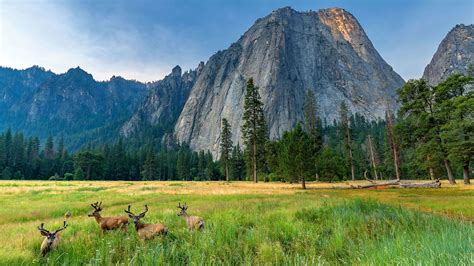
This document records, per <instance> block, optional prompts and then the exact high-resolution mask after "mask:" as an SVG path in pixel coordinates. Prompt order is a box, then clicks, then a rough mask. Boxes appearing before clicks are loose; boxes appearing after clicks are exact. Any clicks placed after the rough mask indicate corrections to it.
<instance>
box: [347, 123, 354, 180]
mask: <svg viewBox="0 0 474 266" xmlns="http://www.w3.org/2000/svg"><path fill="white" fill-rule="evenodd" d="M346 135H347V147H348V148H349V163H350V164H351V178H352V181H355V167H354V160H353V158H352V143H351V141H352V140H351V134H350V129H349V125H348V126H347V132H346Z"/></svg>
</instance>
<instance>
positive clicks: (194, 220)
mask: <svg viewBox="0 0 474 266" xmlns="http://www.w3.org/2000/svg"><path fill="white" fill-rule="evenodd" d="M177 208H179V209H180V212H179V213H178V216H181V217H183V218H184V220H185V221H186V224H187V225H188V229H189V231H192V230H194V229H197V230H201V229H204V219H203V218H201V217H199V216H190V215H189V214H188V213H187V212H186V210H187V209H188V206H187V205H186V202H185V203H184V205H183V206H181V202H179V203H178V206H177Z"/></svg>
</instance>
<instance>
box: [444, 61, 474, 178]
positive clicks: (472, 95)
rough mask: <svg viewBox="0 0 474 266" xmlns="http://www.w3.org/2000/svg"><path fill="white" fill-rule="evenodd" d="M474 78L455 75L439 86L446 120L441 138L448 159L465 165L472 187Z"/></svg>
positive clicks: (465, 176) (464, 169) (464, 176)
mask: <svg viewBox="0 0 474 266" xmlns="http://www.w3.org/2000/svg"><path fill="white" fill-rule="evenodd" d="M471 66H472V65H471ZM472 86H474V78H473V77H468V76H463V75H452V76H450V77H449V78H448V79H446V80H445V81H443V82H441V83H440V84H438V85H437V86H436V87H435V94H436V103H437V108H436V110H437V112H436V114H437V116H438V117H441V120H443V121H445V122H444V123H443V124H442V125H441V137H442V138H443V139H445V140H446V142H447V144H446V148H447V150H448V156H449V158H451V159H452V160H453V161H455V162H459V163H460V164H461V166H462V172H463V179H464V184H470V178H469V165H470V163H471V161H472V158H473V157H474V120H473V117H474V91H473V90H472V89H469V87H472Z"/></svg>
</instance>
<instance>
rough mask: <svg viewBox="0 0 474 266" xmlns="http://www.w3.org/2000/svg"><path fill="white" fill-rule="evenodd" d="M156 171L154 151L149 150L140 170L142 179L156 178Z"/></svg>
mask: <svg viewBox="0 0 474 266" xmlns="http://www.w3.org/2000/svg"><path fill="white" fill-rule="evenodd" d="M157 173H158V171H157V166H156V157H155V152H153V151H149V152H148V155H147V157H146V160H145V163H144V164H143V171H142V172H141V175H142V179H143V180H156V179H157Z"/></svg>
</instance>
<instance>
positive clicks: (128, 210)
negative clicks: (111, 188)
mask: <svg viewBox="0 0 474 266" xmlns="http://www.w3.org/2000/svg"><path fill="white" fill-rule="evenodd" d="M124 211H125V212H126V213H128V214H131V215H135V214H133V212H132V211H131V210H130V205H128V209H126V210H124Z"/></svg>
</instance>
